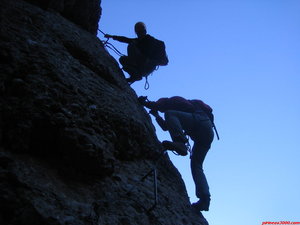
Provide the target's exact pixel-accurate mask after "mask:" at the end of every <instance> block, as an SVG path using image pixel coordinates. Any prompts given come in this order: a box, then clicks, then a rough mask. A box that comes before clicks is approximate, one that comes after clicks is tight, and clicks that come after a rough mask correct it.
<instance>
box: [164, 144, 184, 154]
mask: <svg viewBox="0 0 300 225" xmlns="http://www.w3.org/2000/svg"><path fill="white" fill-rule="evenodd" d="M162 146H163V147H164V150H172V151H175V152H176V153H177V154H178V155H181V156H186V155H187V152H188V150H187V147H186V146H185V144H184V143H181V142H171V141H163V142H162Z"/></svg>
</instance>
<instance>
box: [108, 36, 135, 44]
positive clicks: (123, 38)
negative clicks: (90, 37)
mask: <svg viewBox="0 0 300 225" xmlns="http://www.w3.org/2000/svg"><path fill="white" fill-rule="evenodd" d="M104 37H106V38H112V39H114V40H116V41H119V42H123V43H127V44H129V43H130V42H132V41H133V40H135V38H128V37H124V36H117V35H110V34H105V36H104Z"/></svg>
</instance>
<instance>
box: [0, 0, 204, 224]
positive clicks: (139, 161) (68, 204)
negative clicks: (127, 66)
mask: <svg viewBox="0 0 300 225" xmlns="http://www.w3.org/2000/svg"><path fill="white" fill-rule="evenodd" d="M57 3H60V4H57ZM49 5H51V7H50V8H51V10H49V7H48V6H49ZM54 6H55V7H54ZM74 9H76V10H75V11H74ZM81 9H82V10H83V11H81ZM57 12H59V13H57ZM0 13H1V14H0V25H1V26H0V47H1V48H0V224H3V225H28V224H30V225H66V224H68V225H80V224H82V225H83V224H84V225H89V224H90V225H102V224H103V225H119V224H120V225H139V224H143V225H150V224H151V225H153V224H158V225H159V224H163V225H177V224H178V225H179V224H189V225H207V222H206V220H205V219H204V218H202V217H201V216H200V215H196V214H194V213H193V212H192V210H191V207H190V203H189V199H188V196H187V193H186V189H185V186H184V183H183V181H182V179H181V177H180V174H179V173H178V171H177V170H176V169H175V168H174V166H173V165H172V163H171V162H170V160H169V158H168V156H167V155H162V154H161V146H160V143H159V141H158V140H157V138H156V135H155V130H154V127H153V125H152V123H151V119H150V118H149V116H148V115H147V113H146V112H145V110H144V109H143V108H142V107H141V106H140V105H139V104H138V101H137V96H136V94H135V92H134V91H133V90H132V89H131V88H130V86H128V84H127V82H126V80H125V77H124V74H123V72H122V71H121V69H120V68H119V66H118V64H117V62H116V61H115V59H114V58H112V57H111V56H110V55H109V54H108V53H107V51H106V50H105V49H104V48H103V46H102V43H101V41H100V40H98V39H97V37H96V36H95V35H93V34H94V33H95V32H96V30H97V23H98V19H99V15H100V2H99V1H96V0H95V1H94V0H91V1H83V0H73V1H71V0H70V1H67V0H64V1H59V0H57V1H49V0H48V1H46V0H44V1H42V0H40V1H38V0H31V1H21V0H14V1H10V0H1V1H0ZM76 15H82V16H81V20H79V19H78V18H77V17H76ZM81 21H82V23H81ZM78 25H79V26H78ZM158 158H159V161H157V159H158ZM154 165H157V167H156V168H157V170H156V171H157V187H158V188H157V193H158V201H157V204H156V206H155V207H154V208H152V209H151V207H152V206H153V204H154V197H155V196H154V184H153V174H150V176H148V177H146V178H145V179H143V180H142V181H141V178H142V177H143V176H144V175H145V174H147V173H148V172H149V171H151V169H152V168H153V167H154Z"/></svg>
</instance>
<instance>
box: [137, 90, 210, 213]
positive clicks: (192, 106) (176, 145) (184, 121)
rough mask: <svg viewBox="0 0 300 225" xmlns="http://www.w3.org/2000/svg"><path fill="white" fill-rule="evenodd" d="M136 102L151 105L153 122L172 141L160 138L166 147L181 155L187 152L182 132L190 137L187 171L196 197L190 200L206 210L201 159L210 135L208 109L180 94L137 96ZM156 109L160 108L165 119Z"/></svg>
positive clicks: (204, 183) (205, 189) (206, 190)
mask: <svg viewBox="0 0 300 225" xmlns="http://www.w3.org/2000/svg"><path fill="white" fill-rule="evenodd" d="M138 100H139V102H140V103H141V104H142V105H144V106H145V107H147V108H149V109H151V110H150V113H151V114H152V115H153V116H155V118H156V121H157V123H158V124H159V125H160V126H161V128H162V129H163V130H165V131H166V130H168V131H169V133H170V136H171V138H172V141H173V142H170V141H163V142H162V145H163V147H164V149H166V150H173V151H176V152H177V153H178V154H179V155H182V156H185V155H187V153H188V148H187V146H186V144H187V142H188V140H187V138H186V136H185V135H184V132H185V133H186V134H187V135H189V136H190V138H191V139H192V140H193V141H194V145H193V148H192V151H191V157H190V158H191V171H192V176H193V180H194V183H195V186H196V196H197V197H198V198H199V201H198V202H196V203H193V204H192V208H193V209H194V210H195V211H196V212H199V211H203V210H204V211H208V210H209V204H210V192H209V186H208V183H207V180H206V177H205V174H204V172H203V161H204V159H205V156H206V154H207V152H208V150H209V149H210V146H211V143H212V141H213V138H214V133H213V129H212V128H213V114H212V109H211V108H210V107H209V106H208V105H207V104H205V103H204V102H203V101H201V100H187V99H185V98H183V97H179V96H174V97H171V98H160V99H159V100H158V101H156V102H153V101H148V100H147V97H144V96H141V97H139V99H138ZM158 111H160V112H163V113H164V116H165V120H164V119H163V118H162V117H160V115H159V114H158Z"/></svg>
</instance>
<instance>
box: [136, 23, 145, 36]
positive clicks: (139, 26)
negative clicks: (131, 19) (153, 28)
mask: <svg viewBox="0 0 300 225" xmlns="http://www.w3.org/2000/svg"><path fill="white" fill-rule="evenodd" d="M134 31H135V33H136V35H137V36H138V37H141V36H144V35H146V34H147V30H146V25H145V24H144V23H143V22H137V23H136V24H135V25H134Z"/></svg>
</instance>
